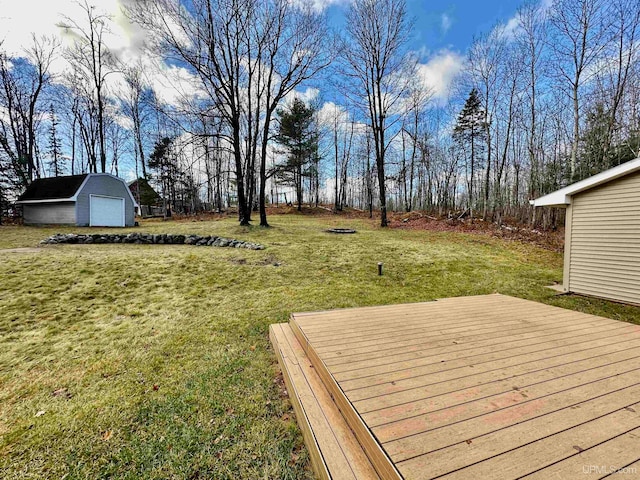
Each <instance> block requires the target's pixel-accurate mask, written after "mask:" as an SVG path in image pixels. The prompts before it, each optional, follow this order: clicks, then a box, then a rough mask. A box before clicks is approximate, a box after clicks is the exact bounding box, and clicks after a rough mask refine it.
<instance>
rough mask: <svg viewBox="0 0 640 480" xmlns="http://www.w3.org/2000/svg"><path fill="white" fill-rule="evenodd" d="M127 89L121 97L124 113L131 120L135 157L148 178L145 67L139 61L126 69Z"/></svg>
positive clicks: (143, 173)
mask: <svg viewBox="0 0 640 480" xmlns="http://www.w3.org/2000/svg"><path fill="white" fill-rule="evenodd" d="M124 80H125V83H126V86H127V90H126V91H125V92H123V94H122V95H121V97H120V100H121V103H122V110H123V113H124V114H125V115H126V116H127V117H128V118H129V120H130V121H131V129H132V134H133V141H134V149H135V157H136V159H137V161H138V162H139V163H140V166H141V168H142V178H144V179H146V178H147V167H146V160H145V153H144V136H145V135H144V124H145V123H146V121H147V119H148V111H147V107H148V105H147V102H146V98H145V85H144V81H143V69H142V65H140V64H139V63H138V64H137V65H133V66H129V67H128V68H125V69H124Z"/></svg>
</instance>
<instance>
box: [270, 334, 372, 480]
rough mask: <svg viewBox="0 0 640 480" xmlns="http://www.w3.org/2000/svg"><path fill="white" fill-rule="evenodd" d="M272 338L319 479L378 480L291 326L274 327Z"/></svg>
mask: <svg viewBox="0 0 640 480" xmlns="http://www.w3.org/2000/svg"><path fill="white" fill-rule="evenodd" d="M269 337H270V339H271V343H272V344H273V347H274V350H275V352H276V356H277V357H278V362H279V364H280V367H281V368H282V373H283V376H284V380H285V383H286V385H287V389H288V391H289V397H290V398H291V403H292V404H293V408H294V411H295V413H296V418H297V420H298V424H299V425H300V428H301V430H302V434H303V437H304V440H305V444H306V445H307V449H308V450H309V453H310V456H311V463H312V466H313V470H314V472H315V473H316V475H317V476H318V478H321V479H327V480H329V479H331V480H369V479H372V480H373V479H375V480H379V478H380V477H379V476H378V475H377V474H376V471H375V470H374V468H373V466H372V465H371V463H370V462H369V459H368V458H367V456H366V455H365V453H364V451H363V449H362V447H361V446H360V444H359V443H358V441H357V440H356V437H355V436H354V434H353V432H352V431H351V430H350V428H349V426H348V425H347V423H346V422H345V420H344V418H343V417H342V415H341V414H340V411H339V410H338V408H337V406H336V404H335V403H334V402H333V400H332V398H331V395H330V394H329V392H328V391H327V389H326V388H325V386H324V384H323V383H322V380H321V379H320V377H319V376H318V374H317V373H316V371H315V368H314V367H313V366H312V365H311V362H310V361H309V359H308V357H307V355H306V354H305V352H304V349H303V348H302V346H301V345H300V343H299V342H298V340H297V339H296V337H295V335H294V333H293V331H292V330H291V327H290V326H289V324H288V323H280V324H275V325H271V326H270V327H269Z"/></svg>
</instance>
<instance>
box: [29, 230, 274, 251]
mask: <svg viewBox="0 0 640 480" xmlns="http://www.w3.org/2000/svg"><path fill="white" fill-rule="evenodd" d="M40 243H41V244H44V245H55V244H59V243H70V244H84V245H87V244H103V243H134V244H147V245H152V244H153V245H194V246H197V247H200V246H210V247H230V248H246V249H249V250H264V246H263V245H260V244H259V243H251V242H243V241H242V240H235V239H233V238H224V237H217V236H215V235H207V236H200V235H169V234H150V233H129V234H117V233H116V234H111V233H92V234H88V235H82V234H75V233H68V234H61V233H57V234H55V235H52V236H51V237H49V238H47V239H45V240H42V241H41V242H40Z"/></svg>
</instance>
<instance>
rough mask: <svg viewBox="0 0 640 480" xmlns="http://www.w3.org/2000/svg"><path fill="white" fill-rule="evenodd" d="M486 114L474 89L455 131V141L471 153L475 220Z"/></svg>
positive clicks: (470, 206) (470, 163) (459, 117)
mask: <svg viewBox="0 0 640 480" xmlns="http://www.w3.org/2000/svg"><path fill="white" fill-rule="evenodd" d="M486 128H487V124H486V122H485V112H484V109H483V108H482V102H481V101H480V96H479V94H478V90H477V89H475V88H473V89H472V90H471V93H470V94H469V97H468V98H467V101H466V102H465V104H464V107H463V108H462V111H461V112H460V114H459V115H458V120H457V122H456V126H455V127H454V129H453V139H454V140H455V141H456V142H457V143H458V144H459V145H460V146H461V147H462V148H463V149H464V150H465V152H468V153H469V156H468V161H467V165H468V167H469V170H470V171H469V183H468V194H469V203H468V207H469V213H470V216H471V218H473V182H474V177H475V172H476V169H477V168H482V157H481V156H482V153H483V151H484V142H486Z"/></svg>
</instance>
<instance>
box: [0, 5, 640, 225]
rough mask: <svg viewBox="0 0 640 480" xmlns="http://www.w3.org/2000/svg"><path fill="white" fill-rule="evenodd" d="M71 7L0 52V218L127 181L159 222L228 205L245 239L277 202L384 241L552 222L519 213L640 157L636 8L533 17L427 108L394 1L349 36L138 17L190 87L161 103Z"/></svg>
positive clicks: (224, 18)
mask: <svg viewBox="0 0 640 480" xmlns="http://www.w3.org/2000/svg"><path fill="white" fill-rule="evenodd" d="M80 6H81V9H82V12H83V16H82V17H78V16H76V17H74V18H70V17H62V18H61V19H60V21H59V27H60V29H61V31H63V32H65V33H66V34H67V37H68V38H71V39H72V40H71V41H70V42H69V41H68V42H66V43H65V45H64V46H63V45H61V44H60V43H59V42H58V41H56V40H54V39H48V38H38V37H34V38H33V40H32V44H31V45H30V46H28V47H26V49H25V51H24V52H22V53H21V54H13V55H9V54H8V53H7V52H5V51H3V50H2V47H1V46H0V204H1V205H2V207H3V208H7V206H8V204H9V203H10V202H11V200H12V199H15V195H16V194H17V193H19V192H20V191H21V190H22V189H23V188H24V187H25V186H27V185H28V184H29V183H30V182H31V181H33V180H34V179H36V178H40V177H44V176H58V175H68V174H77V173H83V172H110V173H113V174H115V175H120V174H123V173H124V172H123V168H124V169H126V171H127V174H128V175H129V176H131V173H132V171H133V173H134V174H135V177H136V178H141V179H143V180H148V181H149V182H150V183H151V184H152V185H154V186H155V187H156V189H157V190H158V191H159V193H160V196H161V198H162V199H163V202H164V205H163V209H164V211H165V212H166V211H167V210H169V211H170V210H183V211H189V212H193V211H198V210H214V211H222V210H225V209H227V208H229V207H230V206H233V207H234V208H236V207H237V211H238V220H239V222H240V224H242V225H247V224H249V222H251V221H252V220H253V219H254V216H255V217H257V218H258V219H259V222H260V225H263V226H268V219H267V206H268V205H269V204H271V203H280V202H283V201H284V202H287V203H292V204H294V203H295V205H296V206H297V208H298V209H301V208H302V206H303V204H305V203H308V204H311V205H316V206H318V205H320V204H325V205H326V204H331V206H332V207H333V208H334V209H335V210H341V209H343V208H345V207H352V208H357V209H361V210H367V211H369V212H370V214H371V215H373V214H374V212H380V213H379V214H380V220H381V224H382V225H383V226H384V225H386V224H387V212H388V211H391V210H402V211H406V212H410V211H412V210H415V209H420V210H428V211H433V212H437V213H438V214H441V215H455V216H457V217H464V216H469V217H471V218H474V217H482V218H484V219H485V220H487V221H496V222H499V223H500V222H502V221H503V220H504V219H505V218H512V219H516V220H518V221H521V222H530V223H533V224H539V223H543V224H545V225H546V226H548V225H549V224H552V223H553V222H554V221H555V217H554V216H553V215H548V214H543V216H536V215H540V214H536V212H534V211H533V209H531V208H530V207H529V205H528V200H529V199H531V198H535V197H537V196H540V195H543V194H545V193H548V192H549V191H552V190H554V189H557V188H559V187H561V186H564V185H566V184H568V183H571V182H574V181H577V180H580V179H582V178H585V177H587V176H590V175H593V174H595V173H597V172H599V171H602V170H604V169H607V168H610V167H612V166H615V165H618V164H620V163H623V162H625V161H628V160H630V159H633V158H636V157H638V156H639V150H640V129H639V124H640V115H639V112H638V105H639V102H638V100H639V98H638V97H639V96H640V80H639V79H640V62H639V49H638V33H639V32H638V26H639V24H640V5H639V4H638V3H637V2H634V1H632V0H611V1H605V0H555V1H554V2H553V3H552V4H550V5H548V4H547V2H543V3H539V2H528V3H525V4H523V5H522V6H521V7H520V8H519V9H518V12H517V14H516V15H515V16H514V17H513V18H512V19H511V20H509V22H508V23H500V24H497V25H496V26H495V27H494V28H492V29H491V30H490V31H488V32H486V33H484V34H482V35H479V36H477V37H476V38H475V39H474V41H473V44H472V45H471V47H470V48H469V50H468V52H467V53H466V58H465V61H464V63H463V65H462V70H461V73H460V75H458V77H457V78H456V80H455V82H454V84H453V85H452V86H451V89H450V91H449V92H448V95H446V96H444V95H442V92H439V94H438V96H437V97H436V95H435V93H436V92H435V91H434V90H433V89H432V87H431V86H430V85H429V84H428V82H427V81H426V79H425V78H424V77H423V74H422V73H421V72H422V70H421V68H422V67H423V66H424V65H423V64H422V63H421V62H423V61H424V59H423V58H421V57H420V55H419V54H418V53H416V52H414V51H411V50H410V49H409V42H410V39H411V38H412V35H413V33H414V31H413V28H414V26H413V22H412V19H411V18H410V16H409V14H408V12H407V6H406V3H405V1H404V0H380V1H376V0H354V1H353V2H351V3H350V5H349V6H348V7H347V12H346V19H345V20H346V22H345V25H346V28H345V31H344V32H342V33H335V32H332V31H331V30H330V28H329V26H328V24H327V20H326V18H325V16H324V15H323V14H322V13H321V12H318V11H316V10H314V9H312V8H311V7H304V6H300V5H299V4H298V2H291V1H289V0H188V1H183V2H175V1H173V0H153V1H152V0H139V1H137V2H132V3H131V4H130V5H129V6H128V7H127V9H126V11H125V12H124V13H125V14H126V16H127V18H128V20H129V21H130V22H131V24H132V25H136V26H137V27H138V28H140V29H141V31H143V32H145V39H144V48H145V49H146V51H147V52H150V53H153V55H155V56H158V57H160V58H162V59H163V61H164V62H165V66H166V68H169V69H171V70H173V71H178V72H184V73H185V76H186V78H187V81H188V82H189V87H190V88H189V92H188V93H184V94H183V95H177V97H179V100H178V101H174V102H171V103H168V102H164V101H163V100H162V98H160V97H159V95H158V92H156V91H155V89H154V88H153V85H152V84H151V83H150V82H149V80H148V75H147V73H148V72H147V71H146V68H147V66H146V65H145V64H144V63H143V62H142V61H137V62H132V61H130V59H126V58H122V55H119V53H118V52H117V51H115V50H112V49H110V47H109V45H108V41H107V38H108V35H109V33H110V28H111V25H112V22H113V19H112V18H111V17H109V16H108V15H106V14H102V13H99V10H98V9H97V8H95V7H94V6H92V5H91V4H90V3H89V2H88V1H87V0H85V2H84V3H81V4H80ZM59 57H61V58H63V59H64V60H65V61H66V62H67V64H68V65H69V66H70V68H69V69H68V71H66V72H65V73H64V74H54V73H52V72H53V69H52V64H53V62H55V61H56V59H57V58H59ZM305 87H306V88H307V89H309V88H310V87H319V89H320V95H319V96H318V97H316V98H313V96H310V97H309V98H305V96H303V95H302V93H301V92H302V89H303V88H305ZM176 88H178V87H177V86H176ZM307 92H309V90H307ZM178 93H179V92H178ZM323 97H330V98H331V101H324V102H322V101H321V99H322V98H323Z"/></svg>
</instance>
